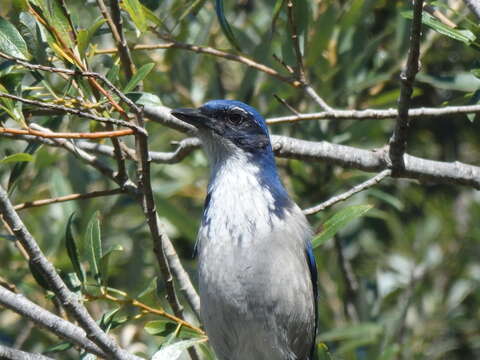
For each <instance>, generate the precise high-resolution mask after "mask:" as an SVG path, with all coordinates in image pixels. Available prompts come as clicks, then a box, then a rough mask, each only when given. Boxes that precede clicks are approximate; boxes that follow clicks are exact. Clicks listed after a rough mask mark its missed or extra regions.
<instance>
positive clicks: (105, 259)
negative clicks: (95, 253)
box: [100, 244, 123, 285]
mask: <svg viewBox="0 0 480 360" xmlns="http://www.w3.org/2000/svg"><path fill="white" fill-rule="evenodd" d="M114 251H118V252H120V251H123V247H122V246H121V245H119V244H115V245H113V246H112V247H110V248H109V249H108V250H107V251H106V252H105V253H104V254H103V256H102V258H101V259H100V275H101V276H102V284H104V285H106V284H107V277H108V265H109V261H110V255H111V254H112V253H113V252H114Z"/></svg>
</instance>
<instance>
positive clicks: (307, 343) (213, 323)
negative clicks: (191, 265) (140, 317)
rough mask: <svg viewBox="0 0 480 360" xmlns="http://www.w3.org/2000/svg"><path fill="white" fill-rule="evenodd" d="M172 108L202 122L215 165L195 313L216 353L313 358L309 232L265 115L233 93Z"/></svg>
mask: <svg viewBox="0 0 480 360" xmlns="http://www.w3.org/2000/svg"><path fill="white" fill-rule="evenodd" d="M172 115H174V116H175V117H177V118H179V119H180V120H183V121H185V122H187V123H189V124H191V125H193V126H194V127H196V128H197V129H198V136H199V138H200V139H201V141H202V143H203V146H204V150H205V152H206V154H207V157H208V159H209V162H210V166H211V175H210V182H209V185H208V192H207V197H206V200H205V206H204V212H203V218H202V223H201V226H200V230H199V234H198V243H197V245H198V248H197V250H198V256H199V270H198V272H199V290H200V291H199V292H200V301H201V318H202V321H203V324H204V326H205V330H206V332H207V335H208V337H209V340H210V343H211V345H212V347H213V349H214V350H215V353H216V355H217V357H218V359H220V360H307V359H312V358H313V352H314V346H315V335H316V323H317V319H316V317H317V305H316V300H317V299H316V298H317V270H316V265H315V258H314V256H313V252H312V248H311V242H310V241H311V236H312V233H311V230H310V226H309V225H308V222H307V220H306V218H305V216H304V215H303V213H302V211H301V210H300V208H299V207H298V206H297V205H296V204H295V203H294V202H293V201H292V200H291V199H290V197H289V196H288V194H287V192H286V190H285V188H284V187H283V185H282V183H281V181H280V178H279V177H278V174H277V169H276V166H275V159H274V156H273V151H272V146H271V143H270V138H269V134H268V128H267V125H266V123H265V120H264V118H263V117H262V116H261V115H260V114H259V113H258V112H257V110H255V109H254V108H253V107H251V106H249V105H246V104H244V103H242V102H240V101H232V100H212V101H209V102H207V103H206V104H204V105H203V106H201V107H200V108H198V109H176V110H173V111H172Z"/></svg>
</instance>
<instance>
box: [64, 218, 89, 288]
mask: <svg viewBox="0 0 480 360" xmlns="http://www.w3.org/2000/svg"><path fill="white" fill-rule="evenodd" d="M74 216H75V213H72V214H71V215H70V217H69V218H68V222H67V229H66V231H65V246H66V248H67V254H68V257H69V258H70V261H71V262H72V265H73V269H74V270H75V273H76V274H77V276H78V279H79V280H80V282H81V283H82V284H83V283H84V282H85V272H84V270H83V267H82V264H80V261H79V259H78V251H77V245H76V244H75V239H74V237H73V232H72V226H73V218H74Z"/></svg>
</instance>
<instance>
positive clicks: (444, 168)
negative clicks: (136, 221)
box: [144, 106, 480, 189]
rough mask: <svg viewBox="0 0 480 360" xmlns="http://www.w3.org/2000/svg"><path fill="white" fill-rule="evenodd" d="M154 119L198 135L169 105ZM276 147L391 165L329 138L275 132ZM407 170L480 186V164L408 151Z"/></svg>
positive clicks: (367, 165)
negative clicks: (429, 156) (176, 117)
mask: <svg viewBox="0 0 480 360" xmlns="http://www.w3.org/2000/svg"><path fill="white" fill-rule="evenodd" d="M144 110H145V115H147V116H148V117H150V119H151V120H153V121H156V122H158V123H161V124H164V125H166V126H170V127H172V128H175V129H177V130H179V131H182V132H189V134H190V135H192V134H194V129H192V127H191V126H190V125H188V124H184V123H183V122H182V121H180V120H177V121H173V120H172V118H173V116H172V115H170V111H169V109H168V108H165V107H148V106H147V107H145V109H144ZM271 140H272V146H273V150H274V151H275V154H276V155H277V156H279V157H286V158H293V159H300V160H307V161H324V162H327V163H329V164H334V165H339V166H342V167H347V168H355V169H359V170H363V171H367V172H380V171H382V170H386V169H387V168H388V161H387V155H386V154H385V150H384V149H383V150H373V151H372V150H363V149H358V148H354V147H351V146H345V145H337V144H332V143H329V142H326V141H319V142H314V141H306V140H300V139H295V138H291V137H287V136H278V135H272V136H271ZM404 163H405V170H404V172H403V173H402V177H404V178H411V179H418V180H421V181H430V182H437V183H451V184H460V185H467V186H472V187H474V188H476V189H480V167H478V166H473V165H468V164H463V163H461V162H458V161H456V162H453V163H447V162H441V161H434V160H427V159H422V158H418V157H415V156H411V155H408V154H404Z"/></svg>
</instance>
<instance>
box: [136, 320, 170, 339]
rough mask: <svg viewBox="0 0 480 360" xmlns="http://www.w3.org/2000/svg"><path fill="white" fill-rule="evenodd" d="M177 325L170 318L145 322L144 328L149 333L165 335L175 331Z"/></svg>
mask: <svg viewBox="0 0 480 360" xmlns="http://www.w3.org/2000/svg"><path fill="white" fill-rule="evenodd" d="M176 328H177V325H176V324H175V323H174V322H172V321H171V320H166V319H164V320H154V321H149V322H147V323H146V324H145V326H144V329H145V331H146V332H147V333H148V334H150V335H156V336H164V337H165V336H167V335H169V334H171V333H172V331H175V329H176Z"/></svg>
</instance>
